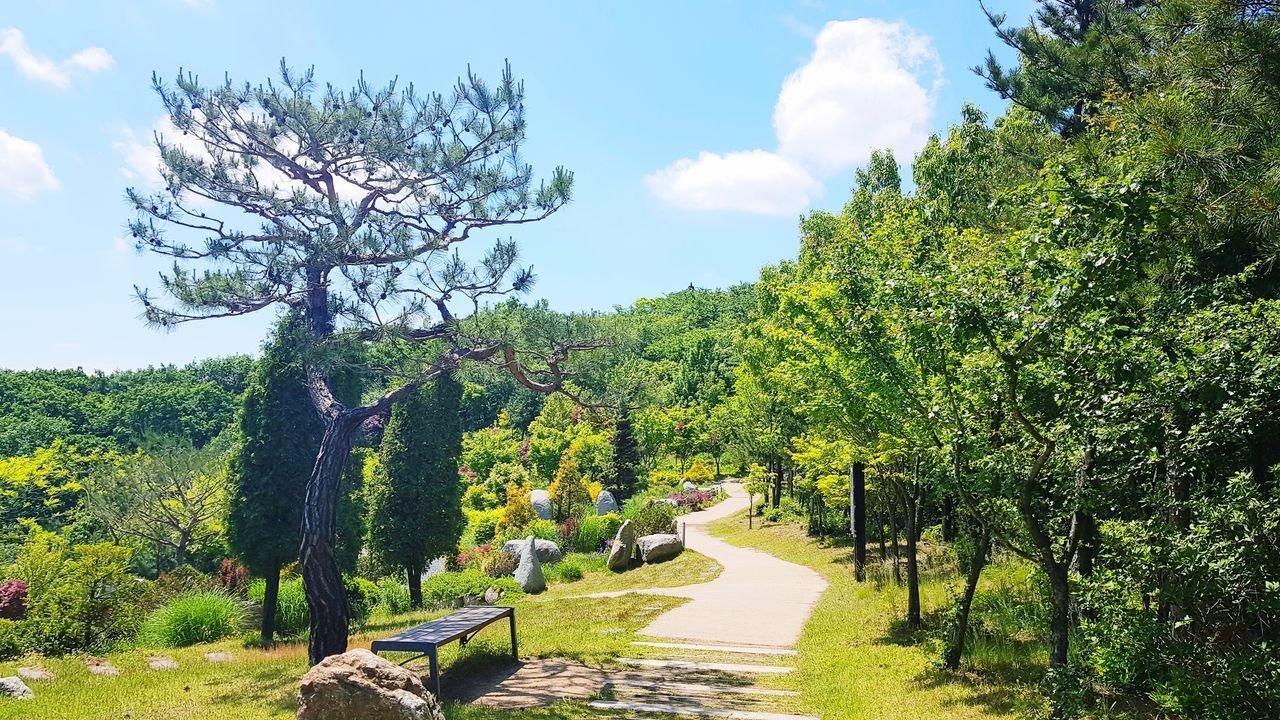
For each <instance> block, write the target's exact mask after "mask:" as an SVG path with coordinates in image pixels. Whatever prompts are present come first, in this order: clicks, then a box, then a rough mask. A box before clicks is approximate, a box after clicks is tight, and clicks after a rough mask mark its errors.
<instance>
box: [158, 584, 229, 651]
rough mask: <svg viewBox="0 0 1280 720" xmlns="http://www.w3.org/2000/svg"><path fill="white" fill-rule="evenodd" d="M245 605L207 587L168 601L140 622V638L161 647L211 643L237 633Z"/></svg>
mask: <svg viewBox="0 0 1280 720" xmlns="http://www.w3.org/2000/svg"><path fill="white" fill-rule="evenodd" d="M243 624H244V607H243V606H242V605H241V604H240V602H239V601H238V600H236V599H235V598H233V597H231V596H230V595H228V594H227V593H225V592H221V591H216V590H206V591H203V592H196V593H192V594H190V595H185V596H183V597H179V598H176V599H174V600H170V601H169V602H168V603H166V604H164V605H162V606H160V607H159V608H157V609H156V610H155V611H154V612H152V613H151V615H149V616H148V617H147V619H146V621H145V622H144V623H143V624H142V630H141V632H140V633H139V635H138V639H139V641H141V642H142V643H144V644H148V645H159V646H163V647H185V646H187V645H194V644H196V643H206V642H214V641H215V640H221V639H222V638H225V637H228V636H230V635H233V634H235V633H236V632H239V630H240V628H241V627H242V626H243Z"/></svg>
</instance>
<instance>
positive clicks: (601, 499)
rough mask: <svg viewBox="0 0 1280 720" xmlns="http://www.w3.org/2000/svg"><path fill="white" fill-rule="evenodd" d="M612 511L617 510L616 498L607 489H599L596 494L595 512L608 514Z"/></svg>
mask: <svg viewBox="0 0 1280 720" xmlns="http://www.w3.org/2000/svg"><path fill="white" fill-rule="evenodd" d="M614 512H618V499H617V498H615V497H614V496H613V493H611V492H609V491H608V490H601V491H600V494H599V495H597V496H596V514H597V515H608V514H609V513H614Z"/></svg>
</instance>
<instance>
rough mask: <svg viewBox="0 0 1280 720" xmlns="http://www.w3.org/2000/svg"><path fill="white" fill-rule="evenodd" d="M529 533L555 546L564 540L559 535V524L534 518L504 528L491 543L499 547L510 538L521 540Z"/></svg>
mask: <svg viewBox="0 0 1280 720" xmlns="http://www.w3.org/2000/svg"><path fill="white" fill-rule="evenodd" d="M530 535H532V536H534V537H536V538H538V539H539V540H550V541H551V542H553V543H555V544H556V545H557V546H558V545H560V544H561V543H563V542H564V538H563V537H561V536H560V526H559V525H556V524H555V523H554V522H552V521H551V520H534V521H533V522H530V523H528V524H526V525H524V526H522V527H518V528H506V529H505V530H503V531H502V532H501V533H499V534H498V537H496V538H494V541H493V545H494V546H495V547H499V548H500V547H502V545H503V544H504V543H506V542H508V541H510V540H523V539H525V538H527V537H529V536H530Z"/></svg>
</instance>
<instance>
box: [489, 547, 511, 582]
mask: <svg viewBox="0 0 1280 720" xmlns="http://www.w3.org/2000/svg"><path fill="white" fill-rule="evenodd" d="M517 563H518V561H517V559H516V556H515V555H512V554H511V553H505V552H502V550H501V549H498V550H497V552H493V553H490V554H489V555H488V557H486V558H485V559H484V563H483V564H481V566H480V571H481V572H483V573H484V574H485V575H488V576H489V577H491V578H500V577H511V575H512V574H513V573H514V572H515V571H516V564H517Z"/></svg>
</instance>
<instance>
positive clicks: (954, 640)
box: [942, 530, 991, 670]
mask: <svg viewBox="0 0 1280 720" xmlns="http://www.w3.org/2000/svg"><path fill="white" fill-rule="evenodd" d="M975 539H976V542H975V543H974V549H973V560H972V562H970V563H969V573H968V575H967V576H966V577H965V580H964V594H963V595H961V596H960V600H959V602H958V603H957V605H956V617H955V627H953V628H952V631H951V644H950V645H948V646H947V652H946V654H945V655H944V656H943V659H942V662H943V665H944V666H945V667H946V668H947V669H948V670H959V669H960V659H961V658H962V657H964V640H965V637H966V636H967V635H968V634H969V611H970V610H972V608H973V595H974V593H975V592H977V590H978V581H979V580H980V579H981V578H982V570H983V568H985V567H986V566H987V554H988V553H989V552H991V535H990V533H988V532H987V531H986V530H979V531H978V536H977V538H975Z"/></svg>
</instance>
